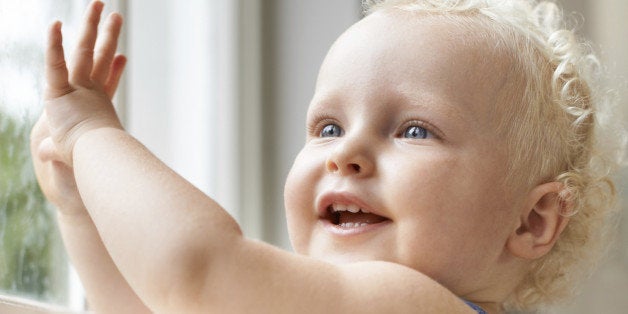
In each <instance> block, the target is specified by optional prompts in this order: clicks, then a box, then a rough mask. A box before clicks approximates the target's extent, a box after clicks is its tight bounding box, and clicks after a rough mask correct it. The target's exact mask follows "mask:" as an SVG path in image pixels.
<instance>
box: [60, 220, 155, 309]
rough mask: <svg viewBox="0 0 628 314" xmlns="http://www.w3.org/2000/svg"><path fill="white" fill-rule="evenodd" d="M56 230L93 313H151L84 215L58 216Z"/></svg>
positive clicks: (92, 224) (91, 223)
mask: <svg viewBox="0 0 628 314" xmlns="http://www.w3.org/2000/svg"><path fill="white" fill-rule="evenodd" d="M57 221H58V222H59V229H60V231H61V235H62V236H63V242H64V243H65V247H66V249H67V252H68V255H69V256H70V259H71V260H72V264H73V265H74V267H75V268H76V269H77V271H78V273H79V276H80V277H81V281H82V283H83V286H84V287H85V291H86V295H87V300H88V304H89V309H90V310H93V311H95V312H96V313H121V314H122V313H129V314H130V313H133V314H135V313H150V311H149V310H148V308H147V307H146V306H145V305H144V304H143V303H142V301H141V300H140V299H139V298H138V297H137V295H136V294H135V292H133V290H132V289H131V287H130V286H129V285H128V283H127V282H126V280H125V279H124V277H123V276H122V275H121V274H120V272H119V271H118V268H117V267H116V265H115V264H114V262H113V260H112V259H111V257H110V256H109V253H107V249H106V248H105V246H104V245H103V243H102V241H101V240H100V236H99V235H98V232H97V231H96V227H95V226H94V223H93V222H92V220H91V218H90V217H89V216H88V215H87V214H86V213H85V214H73V215H68V214H63V213H59V214H58V219H57Z"/></svg>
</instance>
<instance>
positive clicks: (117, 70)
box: [105, 55, 126, 99]
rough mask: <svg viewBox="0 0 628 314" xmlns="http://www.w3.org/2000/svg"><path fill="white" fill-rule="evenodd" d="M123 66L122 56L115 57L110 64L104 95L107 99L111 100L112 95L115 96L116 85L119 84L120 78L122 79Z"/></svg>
mask: <svg viewBox="0 0 628 314" xmlns="http://www.w3.org/2000/svg"><path fill="white" fill-rule="evenodd" d="M125 65H126V57H125V56H124V55H117V56H116V57H115V58H114V59H113V62H112V63H111V70H110V71H109V77H107V82H106V83H105V93H107V96H109V99H113V95H115V94H116V90H117V89H118V83H120V77H122V73H123V72H124V66H125Z"/></svg>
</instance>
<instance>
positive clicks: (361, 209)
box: [360, 208, 370, 214]
mask: <svg viewBox="0 0 628 314" xmlns="http://www.w3.org/2000/svg"><path fill="white" fill-rule="evenodd" d="M360 211H362V212H363V213H365V214H368V213H370V212H369V211H368V210H366V209H364V208H360Z"/></svg>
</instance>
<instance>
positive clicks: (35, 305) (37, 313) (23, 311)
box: [0, 295, 86, 314]
mask: <svg viewBox="0 0 628 314" xmlns="http://www.w3.org/2000/svg"><path fill="white" fill-rule="evenodd" d="M0 313H2V314H52V313H54V314H60V313H73V314H78V313H86V312H76V311H71V310H69V309H66V308H63V307H59V306H53V305H49V304H45V303H40V302H36V301H32V300H28V299H24V298H19V297H12V296H11V297H9V296H4V295H0Z"/></svg>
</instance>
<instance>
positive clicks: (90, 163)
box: [32, 1, 563, 313]
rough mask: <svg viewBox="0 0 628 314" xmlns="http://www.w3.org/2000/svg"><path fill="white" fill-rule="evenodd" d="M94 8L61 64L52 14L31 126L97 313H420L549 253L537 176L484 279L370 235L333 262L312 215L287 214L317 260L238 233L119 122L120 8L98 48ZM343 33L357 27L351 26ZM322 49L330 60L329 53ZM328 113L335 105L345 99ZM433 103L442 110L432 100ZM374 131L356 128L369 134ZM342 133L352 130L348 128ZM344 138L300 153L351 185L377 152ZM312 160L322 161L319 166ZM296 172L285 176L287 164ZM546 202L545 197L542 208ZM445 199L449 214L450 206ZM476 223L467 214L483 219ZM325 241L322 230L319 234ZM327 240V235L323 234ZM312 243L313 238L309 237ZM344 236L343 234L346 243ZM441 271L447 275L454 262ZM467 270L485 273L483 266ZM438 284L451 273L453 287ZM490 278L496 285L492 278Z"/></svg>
mask: <svg viewBox="0 0 628 314" xmlns="http://www.w3.org/2000/svg"><path fill="white" fill-rule="evenodd" d="M102 6H103V4H102V3H101V2H99V1H94V2H93V3H92V4H91V5H90V6H89V8H88V11H87V13H86V18H85V23H84V27H83V32H82V34H81V37H80V39H79V44H78V47H77V50H76V52H75V54H74V58H73V62H72V63H71V64H70V66H69V68H68V67H66V63H65V57H64V53H63V47H62V45H61V27H60V24H59V23H55V24H53V25H52V27H51V28H50V33H49V46H48V48H47V51H46V80H47V83H48V85H47V89H46V92H45V103H46V107H45V112H44V114H43V115H42V117H41V119H40V120H39V122H38V123H37V125H36V126H35V127H34V129H33V133H32V134H33V135H32V150H33V156H34V163H35V169H36V172H37V176H38V180H39V182H40V185H41V187H42V190H43V191H44V193H45V194H46V196H47V197H48V199H49V200H51V201H52V202H53V203H54V204H55V205H57V206H58V207H59V223H60V226H61V229H62V232H63V235H64V241H65V244H66V248H67V250H68V252H69V254H70V257H71V259H72V261H73V263H74V264H75V266H76V267H77V270H78V271H79V274H80V276H81V279H82V281H83V283H84V285H85V288H86V290H87V296H88V300H89V302H90V305H91V307H92V308H93V309H94V310H95V311H97V312H115V313H124V312H126V313H141V312H149V311H152V312H160V313H161V312H166V313H180V312H191V313H196V312H217V313H252V312H255V313H348V312H355V313H410V312H416V311H417V310H418V311H420V312H422V313H474V311H473V310H471V309H470V308H469V307H468V306H467V305H466V304H464V303H463V302H462V300H461V299H460V297H459V296H458V295H460V293H458V295H457V294H456V293H453V292H452V287H453V288H455V290H457V291H456V292H458V290H461V289H462V288H460V287H472V284H471V283H470V282H472V281H473V280H475V279H483V280H489V279H490V280H491V281H497V280H498V279H499V280H501V279H508V278H512V276H515V277H516V275H517V274H518V271H519V270H518V269H519V267H523V266H525V264H526V262H525V260H526V259H533V258H536V256H538V255H539V254H544V252H546V251H545V249H546V248H547V247H548V246H549V247H551V244H553V242H551V239H554V235H555V233H554V232H549V231H548V232H547V234H546V233H544V231H543V230H544V229H543V230H541V231H543V232H539V228H529V226H530V223H529V221H530V220H529V218H528V217H530V215H531V214H530V212H533V213H534V215H535V217H537V218H538V217H541V218H540V219H541V221H542V224H543V225H544V226H546V227H547V229H548V230H549V229H552V228H554V230H558V229H560V226H561V224H563V222H561V221H558V220H556V219H554V218H553V217H554V215H552V214H551V213H549V212H550V211H551V210H552V209H555V208H554V207H555V206H554V207H553V204H555V203H556V202H553V201H552V200H553V199H551V198H550V197H546V196H547V195H554V194H555V193H556V191H557V190H559V189H560V187H558V186H555V185H551V186H543V188H542V189H541V188H538V187H537V188H535V189H533V190H532V191H531V192H530V194H529V195H526V196H525V197H523V198H522V199H520V200H518V201H517V202H515V203H516V204H518V205H519V206H518V207H516V208H513V209H512V211H510V212H508V213H507V214H506V217H507V218H509V221H510V222H511V223H509V224H503V225H501V226H499V228H498V229H497V231H498V234H499V235H500V237H499V238H497V239H493V238H490V237H484V235H483V234H478V236H479V237H480V240H485V241H488V240H491V241H493V242H492V244H491V245H489V246H488V247H489V248H490V250H491V251H490V254H491V256H499V257H500V258H499V259H496V260H494V261H493V260H489V263H493V264H492V265H491V264H489V265H484V266H483V267H486V269H490V267H491V266H499V267H498V268H497V269H500V270H503V272H502V275H501V276H494V277H488V275H485V276H480V277H477V278H473V279H472V280H468V281H464V283H465V284H464V285H459V286H458V285H457V282H456V281H455V280H454V279H452V278H450V277H446V275H444V274H446V273H447V272H446V269H445V268H446V267H453V265H451V264H450V262H451V261H450V262H447V261H444V260H438V263H440V265H441V266H442V267H441V266H438V265H437V266H436V267H432V268H426V266H425V265H423V264H422V263H420V262H418V263H409V262H407V261H406V260H405V259H402V258H399V256H397V255H394V254H388V253H386V252H383V253H382V254H385V255H383V256H372V254H373V252H374V251H373V248H375V247H376V244H377V243H366V242H365V243H363V244H364V245H359V246H357V247H356V249H357V250H358V254H357V256H358V257H359V258H355V259H349V260H344V261H340V262H339V261H338V259H336V258H335V256H334V255H335V254H336V253H337V252H335V251H333V250H335V249H337V247H334V246H333V245H332V246H329V245H331V244H332V243H338V242H334V241H336V240H334V239H331V240H330V239H325V237H326V236H321V235H319V236H318V237H317V238H316V239H318V240H317V241H314V242H310V241H311V239H307V238H304V235H303V234H300V233H299V232H309V231H308V230H311V226H308V224H311V223H314V224H315V223H316V222H311V221H307V220H306V221H305V222H303V221H301V222H297V221H290V220H289V224H293V225H291V226H290V227H291V228H294V227H299V226H298V225H299V224H302V225H303V226H302V227H304V228H303V229H300V230H302V231H291V235H292V236H293V241H294V240H296V242H295V248H296V250H297V251H298V252H300V253H303V254H309V255H312V256H313V257H308V256H304V255H297V254H293V253H289V252H285V251H282V250H279V249H277V248H274V247H272V246H269V245H266V244H263V243H260V242H257V241H252V240H249V239H246V238H245V237H243V235H242V232H241V231H240V228H239V226H238V225H237V223H236V222H235V220H234V219H233V218H232V217H230V216H229V215H228V213H227V212H225V211H224V210H223V209H222V208H221V207H220V206H219V205H218V204H217V203H216V202H214V201H213V200H212V199H210V198H208V197H207V196H206V195H205V194H203V193H202V192H201V191H199V190H198V189H196V188H195V187H194V186H192V185H191V184H190V183H189V182H187V181H185V180H184V179H183V178H181V177H180V176H178V175H177V174H176V173H175V172H173V171H172V170H171V169H169V168H168V167H167V166H165V165H164V164H163V163H162V162H160V161H159V160H158V159H157V158H156V157H155V156H154V155H152V154H151V153H150V152H149V151H148V150H147V149H146V148H145V147H144V146H143V145H142V144H141V143H139V142H138V141H137V140H135V139H134V138H133V137H132V136H130V135H129V134H128V133H126V132H125V131H124V129H123V128H122V126H121V124H120V122H119V120H118V118H117V116H116V114H115V111H114V109H113V106H112V104H111V97H112V95H113V93H115V90H116V86H117V83H118V81H119V78H120V75H121V74H122V71H123V68H124V62H125V59H124V57H123V56H115V50H116V45H117V40H118V34H119V30H120V27H121V24H122V20H121V18H120V16H119V15H116V14H114V15H112V16H110V17H109V19H108V22H107V25H108V26H106V27H105V32H104V34H102V35H101V37H102V38H103V40H101V41H100V45H99V46H98V47H97V48H96V49H95V48H94V46H95V42H96V39H97V37H98V34H97V25H98V23H99V16H100V13H101V11H102ZM384 22H385V23H387V22H386V21H384ZM365 23H366V24H360V25H358V26H355V27H356V29H358V30H359V29H361V28H360V27H362V28H364V27H370V26H369V25H370V24H368V23H382V21H380V20H376V19H375V20H373V19H371V20H368V21H367V22H365ZM365 25H366V26H365ZM354 33H355V32H354ZM358 34H359V32H358ZM349 36H352V35H351V33H350V35H349ZM350 38H353V37H350ZM354 39H355V38H354ZM341 40H342V39H341ZM352 40H353V39H351V40H349V39H346V38H345V43H348V44H349V45H351V43H352ZM331 53H333V52H331ZM331 53H330V54H331ZM329 58H331V60H333V58H335V57H329ZM321 73H322V78H319V84H318V86H317V93H318V91H319V88H320V91H327V92H328V91H333V90H334V89H333V88H331V89H330V88H328V87H334V88H335V87H339V86H342V84H344V83H343V82H345V81H343V80H341V82H340V84H338V83H339V82H333V80H332V81H331V82H332V83H330V84H327V83H325V82H327V81H329V79H327V78H326V77H331V78H337V76H336V75H333V74H331V75H330V74H329V73H331V72H330V71H329V70H326V68H325V65H324V66H323V69H322V70H321ZM326 75H327V76H326ZM452 84H455V82H454V83H452ZM457 87H459V88H463V86H457ZM469 88H473V87H469ZM317 95H318V94H317ZM355 104H357V102H356V103H355ZM317 106H319V105H318V103H314V102H313V107H314V108H317ZM349 106H354V107H349V109H342V110H349V111H354V112H356V113H359V114H358V115H357V116H358V117H361V118H362V119H363V120H356V121H354V122H352V123H353V125H358V126H364V125H365V124H364V123H372V122H374V121H373V117H370V116H369V115H368V114H366V115H365V114H364V113H366V112H369V111H368V110H365V109H364V108H362V107H359V106H358V105H349ZM380 109H381V108H380ZM316 110H320V109H316ZM335 110H336V112H338V111H339V110H340V109H335ZM473 110H475V109H473ZM478 110H479V109H478ZM340 111H341V110H340ZM436 111H438V112H446V111H447V110H445V109H442V108H441V109H437V110H436ZM474 112H475V111H474ZM356 119H357V118H356ZM378 123H379V122H376V123H374V124H371V127H372V128H374V126H377V125H381V123H379V124H378ZM372 128H371V129H368V128H366V129H363V130H359V131H366V132H367V133H368V132H378V130H375V129H372ZM346 129H347V130H350V128H348V127H346ZM379 131H381V130H379ZM454 133H455V132H454ZM459 133H461V134H462V133H463V132H459ZM312 134H313V135H312V137H318V136H319V135H320V134H321V133H320V132H319V133H316V132H313V133H312ZM351 134H357V133H356V132H353V131H352V133H351ZM319 140H320V138H319ZM342 140H343V141H345V142H346V143H347V144H345V145H344V146H342V148H337V149H332V150H329V154H323V153H322V152H320V151H318V153H320V154H322V155H321V156H322V157H323V158H319V157H321V156H317V157H316V158H313V159H312V160H309V161H308V162H317V161H319V160H322V163H323V164H324V165H326V166H325V167H326V168H325V169H326V170H325V169H323V172H324V174H323V176H325V177H326V178H337V177H338V175H339V174H340V175H341V176H342V177H343V178H345V179H346V180H345V181H346V182H352V184H354V183H355V182H358V181H357V180H358V177H360V175H359V173H356V172H351V171H349V172H345V171H346V169H362V171H363V172H362V176H364V171H366V170H367V169H377V168H369V165H370V164H371V163H373V162H375V161H374V160H375V159H373V160H369V159H368V158H366V159H365V158H362V159H360V158H358V159H352V158H349V157H351V156H359V154H358V155H355V154H354V155H351V154H349V153H348V152H355V149H354V148H355V147H363V146H362V145H361V143H362V139H361V137H359V136H353V135H352V136H347V137H345V138H342ZM462 140H464V139H461V141H462ZM386 141H387V140H383V141H382V143H381V145H380V146H382V147H383V146H385V145H388V144H386V143H387V142H386ZM395 141H396V139H395ZM362 144H363V143H362ZM306 147H307V145H306ZM350 148H352V149H353V150H351V149H350ZM412 149H417V148H416V147H415V148H412ZM439 154H440V155H439ZM430 156H432V157H434V156H442V152H441V153H437V152H436V151H434V152H433V153H432V154H431V155H430ZM450 157H451V156H450ZM494 157H495V158H496V160H498V159H499V158H501V157H500V156H499V155H495V156H494ZM454 159H455V158H454ZM447 160H449V161H451V160H452V158H447ZM303 161H304V160H303V157H301V159H298V160H297V162H295V168H294V169H293V171H296V172H298V173H302V172H306V171H307V169H306V170H299V169H301V167H302V166H303V165H302V164H300V162H303ZM378 164H379V163H378V162H375V163H373V164H372V165H374V166H373V167H376V166H377V165H378ZM451 165H456V164H455V163H454V164H449V166H451ZM306 166H307V163H306ZM356 166H357V167H356ZM306 168H307V167H306ZM316 169H318V170H317V171H320V168H318V166H317V168H316ZM487 169H488V168H487ZM356 174H357V175H356ZM369 175H370V174H369ZM291 176H292V177H293V179H294V172H293V174H292V175H291ZM347 178H349V179H347ZM443 178H444V177H443ZM434 180H437V178H434ZM289 182H290V180H289ZM303 182H307V181H303ZM293 186H295V187H296V188H297V189H298V187H299V184H298V183H294V184H293ZM296 193H297V192H295V191H293V192H290V191H287V196H286V197H287V202H286V203H287V205H288V207H289V209H288V213H289V215H303V217H308V216H311V215H312V214H314V213H315V212H316V209H315V208H314V207H315V206H314V205H313V204H309V205H308V204H306V203H307V201H302V200H298V199H291V197H295V194H296ZM138 196H139V197H138ZM347 198H350V197H347ZM548 199H549V200H548ZM541 200H543V201H544V202H543V204H542V205H544V206H539V205H538V204H539V203H540V202H541ZM291 202H296V203H295V204H291ZM310 203H311V202H310ZM304 204H306V205H304ZM301 205H304V206H305V207H303V208H302V207H301ZM395 208H396V207H393V209H395ZM452 208H454V210H455V208H456V207H455V206H454V207H452ZM478 208H479V207H478ZM544 209H547V213H546V212H544V211H543V210H544ZM301 210H305V211H306V212H300V211H301ZM374 210H376V209H374ZM379 210H382V212H379V214H381V215H386V216H387V217H388V218H387V219H389V220H390V221H391V222H390V225H392V226H398V225H399V226H400V225H402V224H404V223H406V222H412V221H413V220H412V219H407V218H404V219H401V217H403V215H399V219H397V214H392V212H389V211H386V210H383V209H379ZM400 213H402V212H400ZM545 217H547V218H545ZM459 218H460V217H459ZM316 219H318V218H316ZM552 219H554V220H552ZM481 220H482V219H476V220H473V221H475V222H477V223H479V222H480V221H481ZM404 221H405V222H404ZM468 221H469V219H464V218H461V219H457V220H454V222H456V223H460V224H462V223H464V222H468ZM535 221H538V219H536V220H535ZM461 226H463V225H460V226H456V225H449V226H448V228H450V230H451V231H454V230H455V229H456V228H457V227H461ZM467 227H468V226H467ZM529 229H534V231H535V232H534V234H533V235H531V234H530V232H528V230H529ZM373 230H380V231H374V232H381V234H382V235H383V236H384V237H386V234H388V232H389V231H386V230H389V229H385V228H379V229H373ZM478 232H479V231H478ZM548 234H549V236H548ZM540 236H544V237H545V238H547V237H549V238H550V240H548V241H545V242H543V241H541V240H542V239H541V240H539V237H540ZM320 237H323V242H321V241H320ZM412 237H413V236H412ZM436 238H437V239H441V238H440V237H436ZM545 238H544V239H545ZM387 239H389V238H387ZM453 239H454V240H455V239H456V238H455V237H454V238H453ZM401 240H403V241H397V240H394V241H393V242H392V244H393V245H394V246H398V245H402V246H404V245H406V244H409V245H415V244H417V243H414V242H412V241H407V240H408V239H401ZM480 240H478V241H476V242H474V243H475V244H474V245H476V244H477V245H478V247H479V245H482V246H485V245H484V244H486V243H483V242H481V241H480ZM325 241H328V242H327V243H326V244H325V243H324V242H325ZM367 242H368V241H367ZM541 242H543V243H541ZM321 243H323V245H322V246H316V245H320V244H321ZM314 244H315V245H314ZM438 244H439V243H437V242H424V243H423V244H421V245H424V246H425V247H431V246H432V245H438ZM345 245H347V243H342V245H341V246H345ZM387 245H388V244H387ZM329 247H332V248H333V250H332V254H330V255H327V256H329V257H330V258H326V257H325V256H320V252H321V251H320V250H318V249H322V250H327V249H328V248H329ZM312 248H315V250H312ZM454 248H455V247H454ZM406 249H408V247H406ZM449 249H451V248H449V247H447V248H446V250H443V252H445V253H443V255H442V256H440V255H439V256H440V257H439V258H441V257H442V258H443V259H444V258H445V257H446V254H447V252H449ZM317 250H318V251H317ZM500 250H501V251H500ZM423 253H425V252H423ZM378 254H379V253H378ZM417 254H421V252H418V253H417ZM478 254H480V253H478ZM480 257H481V256H480ZM504 261H506V262H504ZM463 262H464V261H463ZM463 262H461V263H463ZM475 262H477V260H467V263H468V264H460V265H458V266H465V267H467V268H466V270H471V269H472V267H471V266H469V265H471V263H475ZM500 263H501V264H500ZM505 263H509V264H508V265H509V266H513V267H511V268H513V269H515V270H513V271H506V269H508V267H506V266H505ZM443 265H444V266H443ZM443 267H445V268H443ZM456 267H457V266H456ZM432 270H433V271H432ZM450 270H451V273H452V274H456V272H455V271H454V270H456V269H453V268H450ZM475 270H478V271H482V274H488V272H487V271H485V269H484V268H481V269H480V268H476V269H475ZM426 272H427V273H429V276H428V275H426ZM430 276H432V277H430ZM439 276H440V277H439ZM509 276H510V277H509ZM433 277H437V280H435V279H434V278H433ZM439 282H447V286H448V287H447V288H446V287H444V286H443V285H441V284H440V283H439ZM499 288H502V286H500V285H495V287H494V289H499ZM469 291H471V292H472V291H474V290H472V289H471V290H469ZM481 291H482V294H481V297H478V298H477V300H476V298H473V297H474V296H479V294H478V295H474V294H473V293H471V292H470V293H469V296H470V298H469V299H471V300H472V301H476V302H478V301H480V302H478V303H480V304H481V305H482V306H483V307H485V308H486V309H487V310H489V312H499V306H498V304H499V302H500V301H501V300H502V299H500V297H502V295H501V294H499V293H495V292H494V291H492V290H491V289H482V290H481ZM487 291H488V292H487Z"/></svg>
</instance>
